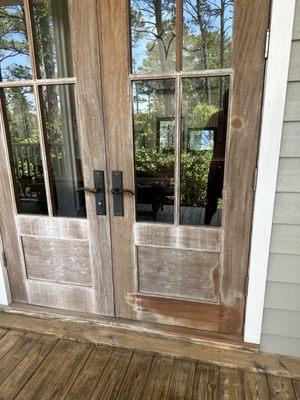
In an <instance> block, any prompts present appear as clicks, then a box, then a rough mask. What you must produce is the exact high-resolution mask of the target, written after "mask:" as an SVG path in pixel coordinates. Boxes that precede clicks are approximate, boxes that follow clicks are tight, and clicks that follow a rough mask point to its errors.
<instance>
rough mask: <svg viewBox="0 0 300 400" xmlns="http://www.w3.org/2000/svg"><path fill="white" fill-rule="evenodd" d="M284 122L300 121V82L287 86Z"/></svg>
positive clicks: (290, 83)
mask: <svg viewBox="0 0 300 400" xmlns="http://www.w3.org/2000/svg"><path fill="white" fill-rule="evenodd" d="M284 121H300V82H289V83H288V85H287V93H286V100H285V113H284Z"/></svg>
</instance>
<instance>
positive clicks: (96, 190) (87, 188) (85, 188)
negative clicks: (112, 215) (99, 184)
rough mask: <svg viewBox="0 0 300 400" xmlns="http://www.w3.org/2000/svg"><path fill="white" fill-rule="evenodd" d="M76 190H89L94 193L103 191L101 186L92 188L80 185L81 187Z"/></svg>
mask: <svg viewBox="0 0 300 400" xmlns="http://www.w3.org/2000/svg"><path fill="white" fill-rule="evenodd" d="M76 192H89V193H94V194H96V193H99V192H101V189H100V188H98V189H91V188H89V187H80V188H78V189H76Z"/></svg>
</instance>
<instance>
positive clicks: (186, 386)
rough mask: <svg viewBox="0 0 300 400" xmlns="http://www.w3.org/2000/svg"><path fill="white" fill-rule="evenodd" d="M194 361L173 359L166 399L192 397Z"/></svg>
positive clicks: (186, 398) (175, 399)
mask: <svg viewBox="0 0 300 400" xmlns="http://www.w3.org/2000/svg"><path fill="white" fill-rule="evenodd" d="M195 370H196V363H193V362H190V361H184V360H175V361H174V365H173V370H172V377H171V382H170V387H169V393H168V397H167V398H168V400H171V399H172V400H182V399H184V400H190V399H193V394H194V393H193V391H194V390H193V389H194V378H195Z"/></svg>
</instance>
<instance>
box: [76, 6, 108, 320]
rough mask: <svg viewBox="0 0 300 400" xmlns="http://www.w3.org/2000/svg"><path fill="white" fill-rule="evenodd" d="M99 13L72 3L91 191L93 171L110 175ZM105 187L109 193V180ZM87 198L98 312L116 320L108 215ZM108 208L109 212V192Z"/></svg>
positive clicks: (82, 134)
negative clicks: (100, 56)
mask: <svg viewBox="0 0 300 400" xmlns="http://www.w3.org/2000/svg"><path fill="white" fill-rule="evenodd" d="M91 3H92V4H91ZM96 9H97V4H96V0H92V1H90V0H81V1H80V2H78V1H77V0H69V12H70V23H71V39H72V51H73V59H74V69H75V76H76V77H77V85H76V102H77V104H76V105H77V113H78V125H79V132H80V139H81V148H82V159H83V176H84V182H85V184H86V186H88V187H93V186H94V182H93V171H94V170H104V171H107V164H106V144H105V140H104V121H103V108H102V88H101V84H100V78H101V76H100V59H99V42H98V21H97V13H96V12H95V11H96ZM106 175H107V174H106ZM105 184H106V188H107V189H108V179H107V176H106V179H105ZM85 198H86V209H87V220H88V221H87V222H88V226H89V229H88V231H89V241H90V259H91V266H92V276H93V282H94V296H95V298H96V304H95V312H96V313H97V314H102V315H110V316H113V315H114V290H113V273H112V253H111V232H110V223H109V211H108V213H107V215H106V216H96V208H95V198H94V194H92V193H85ZM106 204H107V209H108V210H109V203H108V196H107V190H106ZM99 260H100V268H99Z"/></svg>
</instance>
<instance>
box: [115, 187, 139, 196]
mask: <svg viewBox="0 0 300 400" xmlns="http://www.w3.org/2000/svg"><path fill="white" fill-rule="evenodd" d="M111 192H112V194H121V193H130V194H132V195H133V196H135V193H134V192H133V191H132V190H130V189H111Z"/></svg>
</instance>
